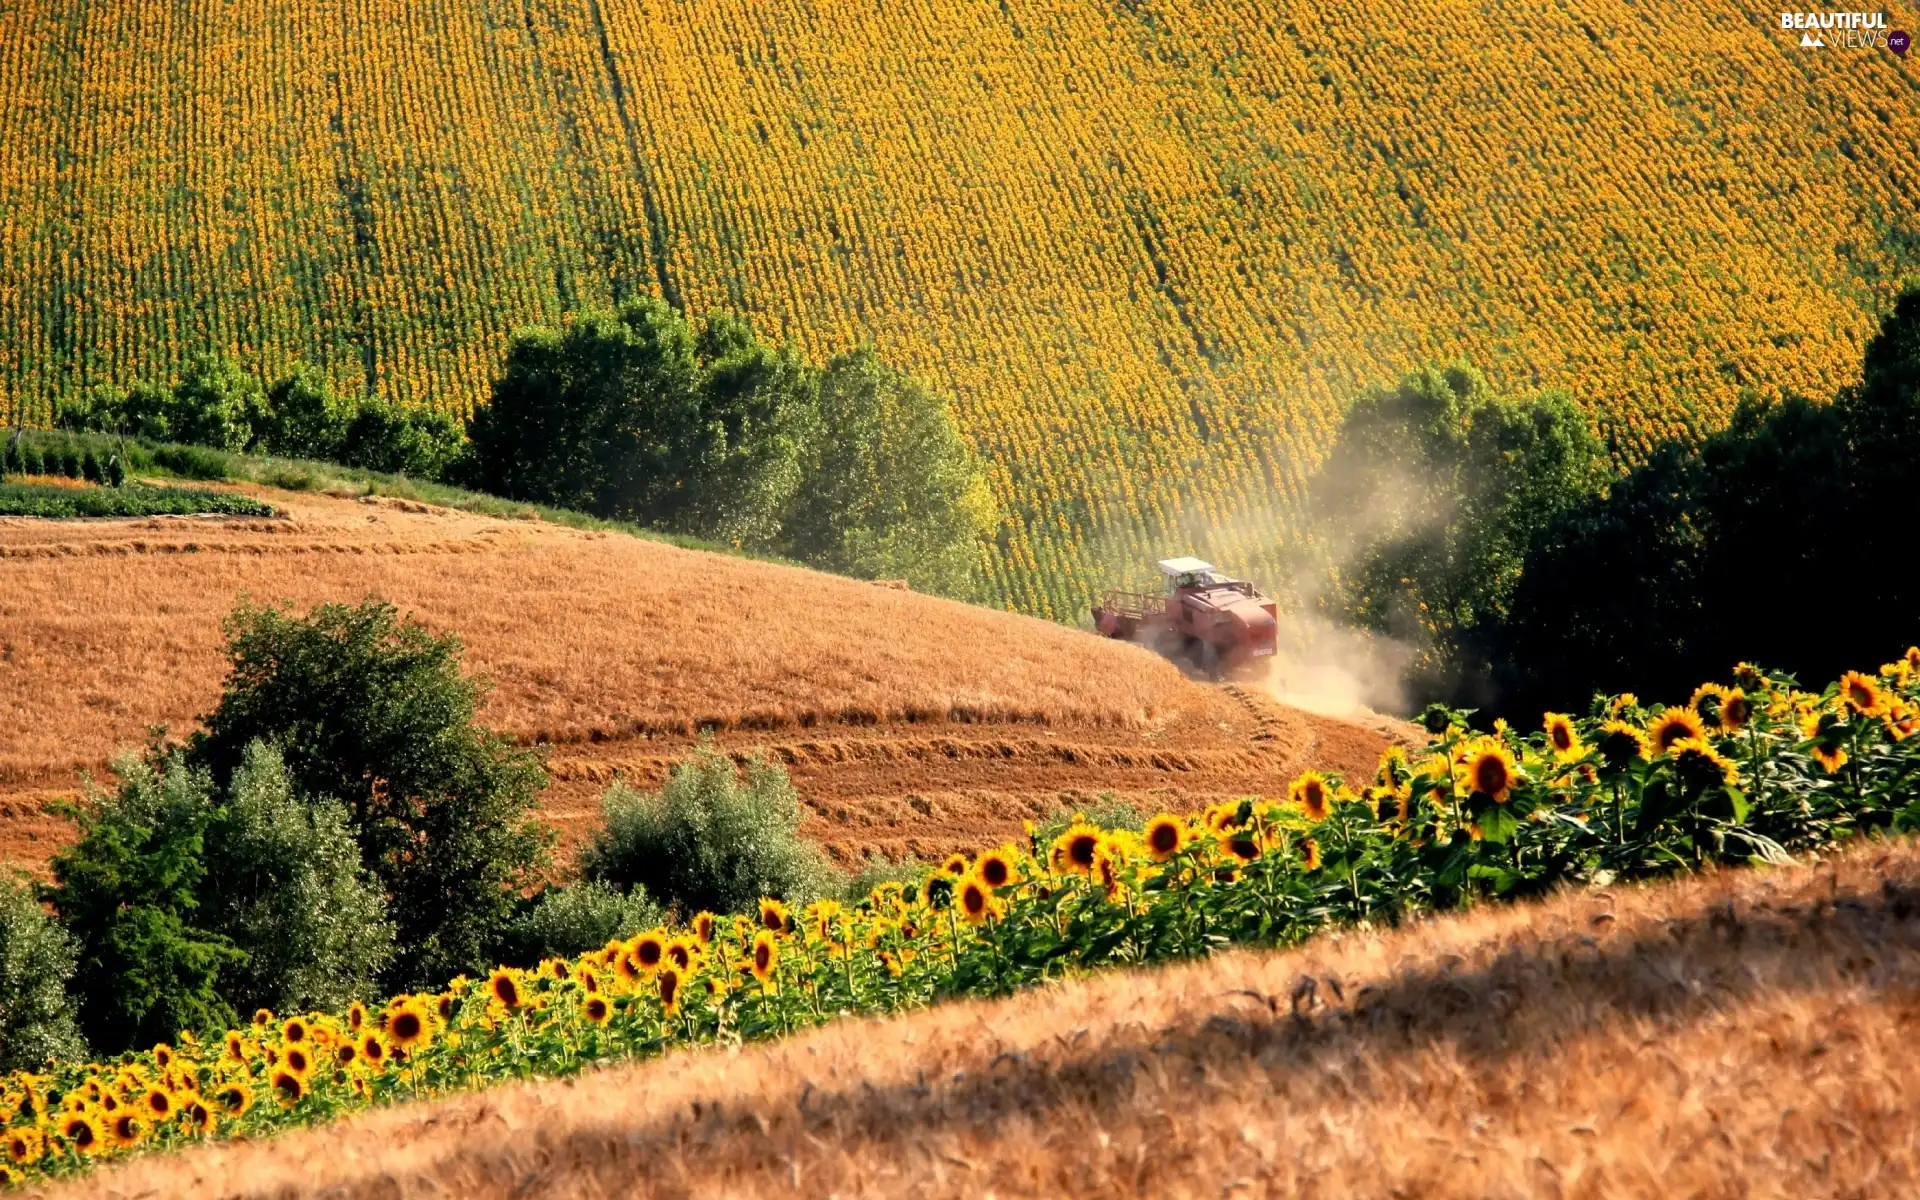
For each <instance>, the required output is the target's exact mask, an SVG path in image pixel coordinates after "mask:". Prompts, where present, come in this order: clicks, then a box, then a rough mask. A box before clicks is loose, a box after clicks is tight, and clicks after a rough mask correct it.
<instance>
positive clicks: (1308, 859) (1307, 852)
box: [1300, 837, 1320, 871]
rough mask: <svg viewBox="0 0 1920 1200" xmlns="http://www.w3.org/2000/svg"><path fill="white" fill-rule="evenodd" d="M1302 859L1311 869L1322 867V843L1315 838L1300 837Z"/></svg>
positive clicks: (1315, 869) (1316, 869) (1308, 868)
mask: <svg viewBox="0 0 1920 1200" xmlns="http://www.w3.org/2000/svg"><path fill="white" fill-rule="evenodd" d="M1300 861H1301V863H1302V864H1303V865H1304V866H1305V867H1306V868H1307V870H1309V871H1318V870H1319V869H1320V843H1319V842H1317V841H1315V840H1314V839H1313V838H1310V837H1307V838H1301V839H1300Z"/></svg>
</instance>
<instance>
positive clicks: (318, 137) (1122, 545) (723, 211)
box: [0, 0, 1920, 620]
mask: <svg viewBox="0 0 1920 1200" xmlns="http://www.w3.org/2000/svg"><path fill="white" fill-rule="evenodd" d="M1777 26H1778V22H1777V21H1776V20H1774V14H1773V13H1771V12H1763V11H1760V10H1758V9H1756V8H1754V7H1753V6H1751V5H1738V4H1731V3H1727V2H1726V0H1682V2H1676V3H1670V4H1662V5H1656V6H1649V5H1644V4H1633V3H1627V2H1626V0H1599V2H1595V0H1555V2H1553V3H1546V4H1523V3H1512V2H1505V0H1502V2H1494V3H1475V4H1468V3H1460V2H1458V0H1427V2H1422V3H1413V4H1396V5H1366V6H1359V7H1353V6H1317V7H1316V6H1294V7H1292V8H1290V9H1287V10H1286V11H1281V10H1279V9H1276V8H1275V7H1274V6H1272V5H1269V4H1264V3H1259V2H1257V0H901V2H898V3H888V4H884V5H881V4H872V3H860V4H855V3H847V2H845V0H826V2H819V0H647V2H645V3H642V2H641V0H530V2H529V3H525V4H520V3H506V2H504V0H354V2H353V3H347V2H344V0H97V2H95V3H89V4H71V3H55V2H53V0H17V2H16V3H13V4H10V5H8V6H6V7H5V9H4V10H0V281H4V282H0V416H3V417H6V419H8V420H11V417H10V416H8V415H7V414H10V413H11V412H12V411H13V410H14V409H15V408H16V406H17V407H22V408H24V409H25V411H26V414H27V415H28V417H29V419H30V420H32V421H43V420H45V419H46V418H47V416H48V414H49V413H50V412H51V408H52V405H53V403H54V402H55V401H56V400H57V399H59V398H61V397H63V396H70V395H76V394H79V393H81V392H83V391H85V390H86V389H88V388H90V387H93V386H95V385H100V384H114V385H117V386H120V387H123V388H124V387H130V386H132V385H133V384H136V383H139V382H142V381H153V382H162V383H164V382H166V381H167V380H168V379H170V378H172V377H173V376H175V375H177V374H179V373H180V371H181V370H182V369H183V368H184V367H185V365H186V364H187V363H188V362H189V361H190V360H191V359H192V357H193V356H194V355H195V354H196V353H199V352H202V351H211V352H219V353H226V354H231V355H233V356H235V357H236V358H237V359H238V360H239V361H241V362H243V363H245V364H246V365H247V367H248V369H249V370H251V371H253V372H254V373H255V374H257V375H258V376H260V377H261V378H263V379H270V378H278V377H279V376H280V375H282V374H283V373H284V372H285V371H286V369H287V368H288V367H289V366H290V365H291V364H292V363H293V362H295V361H300V362H303V363H305V364H307V365H309V366H311V367H313V368H314V369H316V370H319V371H322V372H324V373H325V374H327V375H329V376H330V377H331V378H332V380H333V382H334V384H335V385H336V389H337V390H339V391H341V392H342V394H349V395H360V394H364V393H372V394H377V395H379V396H380V397H382V398H383V399H385V400H387V401H390V402H394V403H398V404H404V405H409V406H427V407H433V408H438V409H443V410H445V411H448V412H451V413H454V414H463V413H465V412H467V411H469V410H470V409H471V408H472V407H473V406H474V405H476V404H478V403H480V402H482V401H484V399H485V397H486V395H487V392H488V386H489V383H490V381H491V379H492V378H493V377H494V376H495V375H496V374H497V373H498V371H499V369H500V363H501V356H502V354H503V352H504V350H505V347H506V345H507V341H508V338H509V336H510V334H511V332H512V330H513V329H515V328H516V327H519V326H523V325H527V324H534V323H541V324H549V325H551V324H555V323H556V322H557V321H558V319H559V318H560V317H561V315H562V314H564V313H566V312H577V311H581V310H583V309H586V308H589V307H593V306H599V305H605V304H607V303H609V302H611V301H614V300H618V299H625V298H630V297H633V296H637V295H640V294H650V295H656V296H660V297H662V298H665V299H667V300H669V301H671V302H673V303H675V304H676V305H679V306H682V307H683V308H684V309H685V310H687V311H688V312H691V313H696V314H698V313H707V312H711V311H715V310H717V309H721V308H726V309H732V310H735V311H738V312H740V313H742V314H744V315H746V316H748V317H749V318H751V319H752V320H753V321H754V322H755V324H756V325H757V326H758V327H759V328H760V329H761V330H762V331H763V332H765V333H768V334H771V335H772V336H773V337H774V338H775V339H776V340H777V339H779V338H783V337H787V336H791V337H793V338H794V339H795V340H796V341H797V342H798V343H799V345H800V348H801V349H802V351H803V352H805V353H806V354H807V355H808V356H809V357H811V358H813V359H815V360H823V359H824V358H825V357H827V356H828V355H830V354H832V353H834V352H837V351H841V350H845V349H849V348H851V347H852V346H853V345H855V344H856V343H857V342H859V341H860V340H862V339H865V338H870V339H872V340H873V342H874V343H875V346H876V349H877V350H878V352H879V353H880V355H881V357H882V358H883V359H884V360H885V361H886V362H888V363H890V364H895V365H898V366H899V367H901V368H902V369H904V370H907V371H909V372H911V373H912V374H914V375H915V376H916V377H919V378H921V379H924V380H926V381H927V382H928V383H929V384H931V385H932V386H933V387H935V388H936V389H938V390H939V391H941V392H943V393H945V394H948V395H951V396H952V397H953V398H954V400H955V402H956V404H957V406H958V410H959V414H960V417H961V421H962V424H963V426H964V427H965V429H966V431H967V433H968V434H969V435H970V437H971V438H972V439H973V441H974V443H975V444H976V446H977V448H978V449H979V450H980V451H981V453H982V456H983V457H984V458H986V459H987V460H988V461H989V462H991V463H992V464H994V475H993V485H994V487H995V490H996V492H997V499H998V501H999V507H1000V509H1001V511H1002V513H1003V514H1004V515H1005V520H1004V525H1003V527H1002V528H1001V530H1000V532H999V545H998V546H997V547H995V548H994V550H993V551H982V553H981V555H980V559H979V563H978V566H977V571H978V573H979V575H980V577H981V580H982V585H983V586H982V590H983V592H984V593H985V594H987V595H990V596H991V597H993V598H994V599H995V600H996V601H998V602H1001V603H1004V604H1006V605H1009V606H1012V607H1016V608H1019V609H1021V610H1022V611H1026V612H1030V613H1034V614H1037V615H1042V616H1048V617H1053V618H1056V619H1061V620H1076V619H1078V618H1079V617H1080V616H1081V614H1082V613H1083V612H1084V611H1085V607H1086V602H1087V598H1088V593H1089V591H1090V590H1091V589H1095V588H1099V587H1101V586H1104V585H1105V584H1106V583H1107V582H1109V580H1108V576H1109V575H1113V574H1117V573H1122V572H1124V571H1126V570H1130V569H1137V566H1138V564H1142V563H1150V562H1151V561H1152V559H1153V558H1156V557H1161V556H1162V553H1164V552H1175V553H1196V554H1200V555H1202V556H1204V557H1207V558H1209V559H1211V560H1212V561H1215V562H1220V563H1222V564H1223V565H1225V566H1227V567H1228V568H1229V569H1232V570H1235V571H1237V572H1240V573H1246V574H1255V575H1258V574H1260V573H1262V570H1261V569H1262V568H1263V567H1266V568H1268V569H1269V571H1270V570H1271V569H1273V568H1276V567H1277V565H1278V564H1277V563H1276V562H1274V561H1272V560H1271V559H1270V558H1266V557H1265V556H1269V555H1271V553H1272V547H1273V545H1274V544H1275V543H1276V541H1277V540H1278V538H1277V536H1276V535H1277V534H1280V533H1283V532H1285V531H1286V529H1287V527H1288V522H1289V521H1290V520H1291V519H1292V518H1291V513H1292V511H1293V507H1294V505H1295V503H1296V502H1297V499H1298V492H1299V489H1300V487H1301V486H1302V484H1303V481H1304V479H1305V477H1306V475H1307V473H1309V472H1310V471H1311V468H1312V465H1313V462H1314V461H1315V459H1316V458H1317V457H1318V456H1319V455H1320V454H1321V453H1323V452H1324V449H1325V446H1326V444H1327V441H1328V439H1329V437H1330V434H1331V431H1332V428H1333V425H1334V423H1335V422H1336V421H1337V420H1338V416H1339V412H1340V410H1341V408H1342V407H1343V405H1344V404H1345V403H1346V401H1347V400H1348V399H1349V398H1350V397H1351V396H1352V395H1353V394H1354V393H1355V392H1356V391H1358V390H1360V389H1362V388H1364V387H1368V386H1373V385H1378V384H1385V383H1389V382H1390V381H1392V380H1393V379H1396V378H1398V377H1399V376H1401V375H1402V374H1404V373H1405V372H1406V371H1407V370H1409V369H1410V368H1412V367H1414V366H1417V365H1420V364H1425V363H1440V362H1446V361H1449V360H1451V359H1454V358H1456V357H1459V356H1465V357H1467V358H1469V359H1470V360H1471V361H1473V362H1474V363H1475V364H1476V365H1477V366H1479V367H1480V368H1481V369H1482V370H1484V371H1485V372H1486V373H1487V374H1488V376H1489V378H1490V379H1491V380H1492V381H1493V382H1494V384H1495V386H1496V388H1498V389H1499V390H1501V391H1502V392H1507V391H1515V390H1524V389H1526V388H1531V387H1536V386H1549V385H1550V386H1556V387H1562V388H1565V389H1567V390H1568V391H1570V392H1571V393H1573V394H1574V396H1575V397H1576V398H1577V399H1578V400H1579V401H1580V402H1581V403H1582V404H1583V406H1584V407H1585V408H1586V410H1587V411H1588V412H1589V413H1590V414H1592V416H1593V417H1594V418H1595V420H1596V423H1597V424H1599V425H1600V426H1601V427H1602V431H1603V433H1605V434H1606V435H1608V436H1610V437H1611V438H1612V439H1614V441H1615V443H1616V444H1617V445H1618V446H1619V447H1620V449H1621V452H1622V454H1623V455H1624V456H1625V457H1627V458H1629V459H1631V458H1633V457H1636V456H1637V455H1639V454H1642V453H1644V452H1645V451H1646V449H1647V448H1648V447H1650V446H1652V445H1655V444H1657V443H1659V442H1661V441H1663V440H1665V439H1668V438H1671V437H1675V436H1681V435H1685V436H1696V435H1698V434H1700V433H1702V432H1704V431H1707V430H1710V429H1712V428H1715V427H1716V426H1717V425H1718V424H1719V423H1721V421H1722V420H1723V418H1724V417H1725V414H1726V413H1727V411H1728V410H1729V408H1730V407H1731V405H1732V404H1733V402H1734V401H1735V399H1736V397H1737V396H1738V395H1739V393H1740V392H1741V390H1742V389H1746V388H1751V389H1754V390H1756V391H1758V392H1761V393H1764V394H1770V395H1777V394H1779V393H1781V392H1783V391H1794V392H1798V393H1801V394H1805V395H1826V394H1830V393H1831V392H1832V390H1833V388H1834V387H1835V386H1837V385H1838V384H1839V383H1841V382H1843V381H1844V379H1845V377H1846V372H1847V371H1848V370H1849V368H1850V367H1851V365H1852V364H1853V363H1854V361H1855V360H1856V359H1857V358H1858V354H1859V347H1860V343H1861V341H1862V340H1863V339H1864V338H1865V336H1866V335H1867V333H1868V332H1869V329H1870V324H1871V320H1872V316H1873V314H1874V312H1875V311H1876V310H1877V309H1878V308H1879V307H1881V306H1882V305H1883V304H1884V301H1885V299H1886V297H1887V295H1888V294H1889V293H1890V291H1891V289H1892V287H1893V285H1894V283H1895V279H1896V276H1897V275H1898V274H1899V273H1900V272H1901V271H1903V270H1911V269H1913V268H1914V267H1915V266H1916V265H1920V229H1916V227H1915V225H1914V223H1913V217H1912V214H1913V212H1914V211H1915V208H1916V200H1920V161H1916V159H1915V157H1914V156H1913V154H1912V152H1911V150H1912V147H1913V146H1915V145H1920V105H1916V104H1915V103H1914V102H1913V97H1914V84H1915V70H1916V67H1915V59H1914V56H1911V55H1909V56H1906V57H1904V58H1903V57H1901V56H1898V55H1894V54H1891V53H1888V52H1887V51H1886V50H1885V49H1884V48H1879V47H1875V48H1862V49H1857V50H1843V49H1841V48H1838V47H1835V48H1832V49H1829V50H1826V51H1823V52H1812V51H1806V50H1802V49H1801V48H1799V46H1798V45H1797V40H1798V39H1797V35H1796V34H1795V33H1793V32H1791V31H1782V30H1780V29H1779V28H1778V27H1777ZM1156 551H1160V552H1162V553H1156ZM1112 582H1120V580H1112Z"/></svg>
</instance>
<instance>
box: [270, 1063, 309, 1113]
mask: <svg viewBox="0 0 1920 1200" xmlns="http://www.w3.org/2000/svg"><path fill="white" fill-rule="evenodd" d="M268 1086H270V1087H271V1088H272V1089H273V1097H274V1099H276V1100H278V1101H279V1102H280V1104H281V1106H282V1107H286V1108H291V1107H293V1106H294V1105H296V1104H298V1103H300V1102H301V1101H302V1100H305V1099H306V1098H307V1077H306V1076H305V1075H296V1074H294V1073H293V1072H292V1071H289V1070H287V1069H286V1068H284V1067H282V1068H281V1069H280V1070H278V1071H275V1072H274V1073H273V1079H272V1081H271V1082H270V1083H269V1085H268Z"/></svg>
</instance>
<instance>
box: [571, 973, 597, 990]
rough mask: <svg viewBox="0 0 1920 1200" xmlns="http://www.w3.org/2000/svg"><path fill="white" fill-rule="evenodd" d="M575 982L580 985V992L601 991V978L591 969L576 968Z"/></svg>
mask: <svg viewBox="0 0 1920 1200" xmlns="http://www.w3.org/2000/svg"><path fill="white" fill-rule="evenodd" d="M573 981H574V982H575V983H577V984H579V985H580V990H581V991H583V992H597V991H599V990H600V976H598V975H596V974H595V973H594V972H593V969H592V968H591V967H575V968H574V971H573Z"/></svg>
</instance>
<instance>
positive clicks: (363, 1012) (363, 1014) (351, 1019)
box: [347, 1000, 367, 1033]
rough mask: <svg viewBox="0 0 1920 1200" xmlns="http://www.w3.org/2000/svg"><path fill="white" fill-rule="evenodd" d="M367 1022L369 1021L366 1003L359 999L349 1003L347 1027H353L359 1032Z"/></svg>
mask: <svg viewBox="0 0 1920 1200" xmlns="http://www.w3.org/2000/svg"><path fill="white" fill-rule="evenodd" d="M366 1023H367V1006H366V1005H364V1004H362V1003H360V1002H359V1001H358V1000H355V1001H354V1002H353V1003H352V1004H349V1005H347V1028H348V1029H351V1030H352V1031H353V1032H355V1033H359V1032H360V1027H361V1026H362V1025H365V1024H366Z"/></svg>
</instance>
